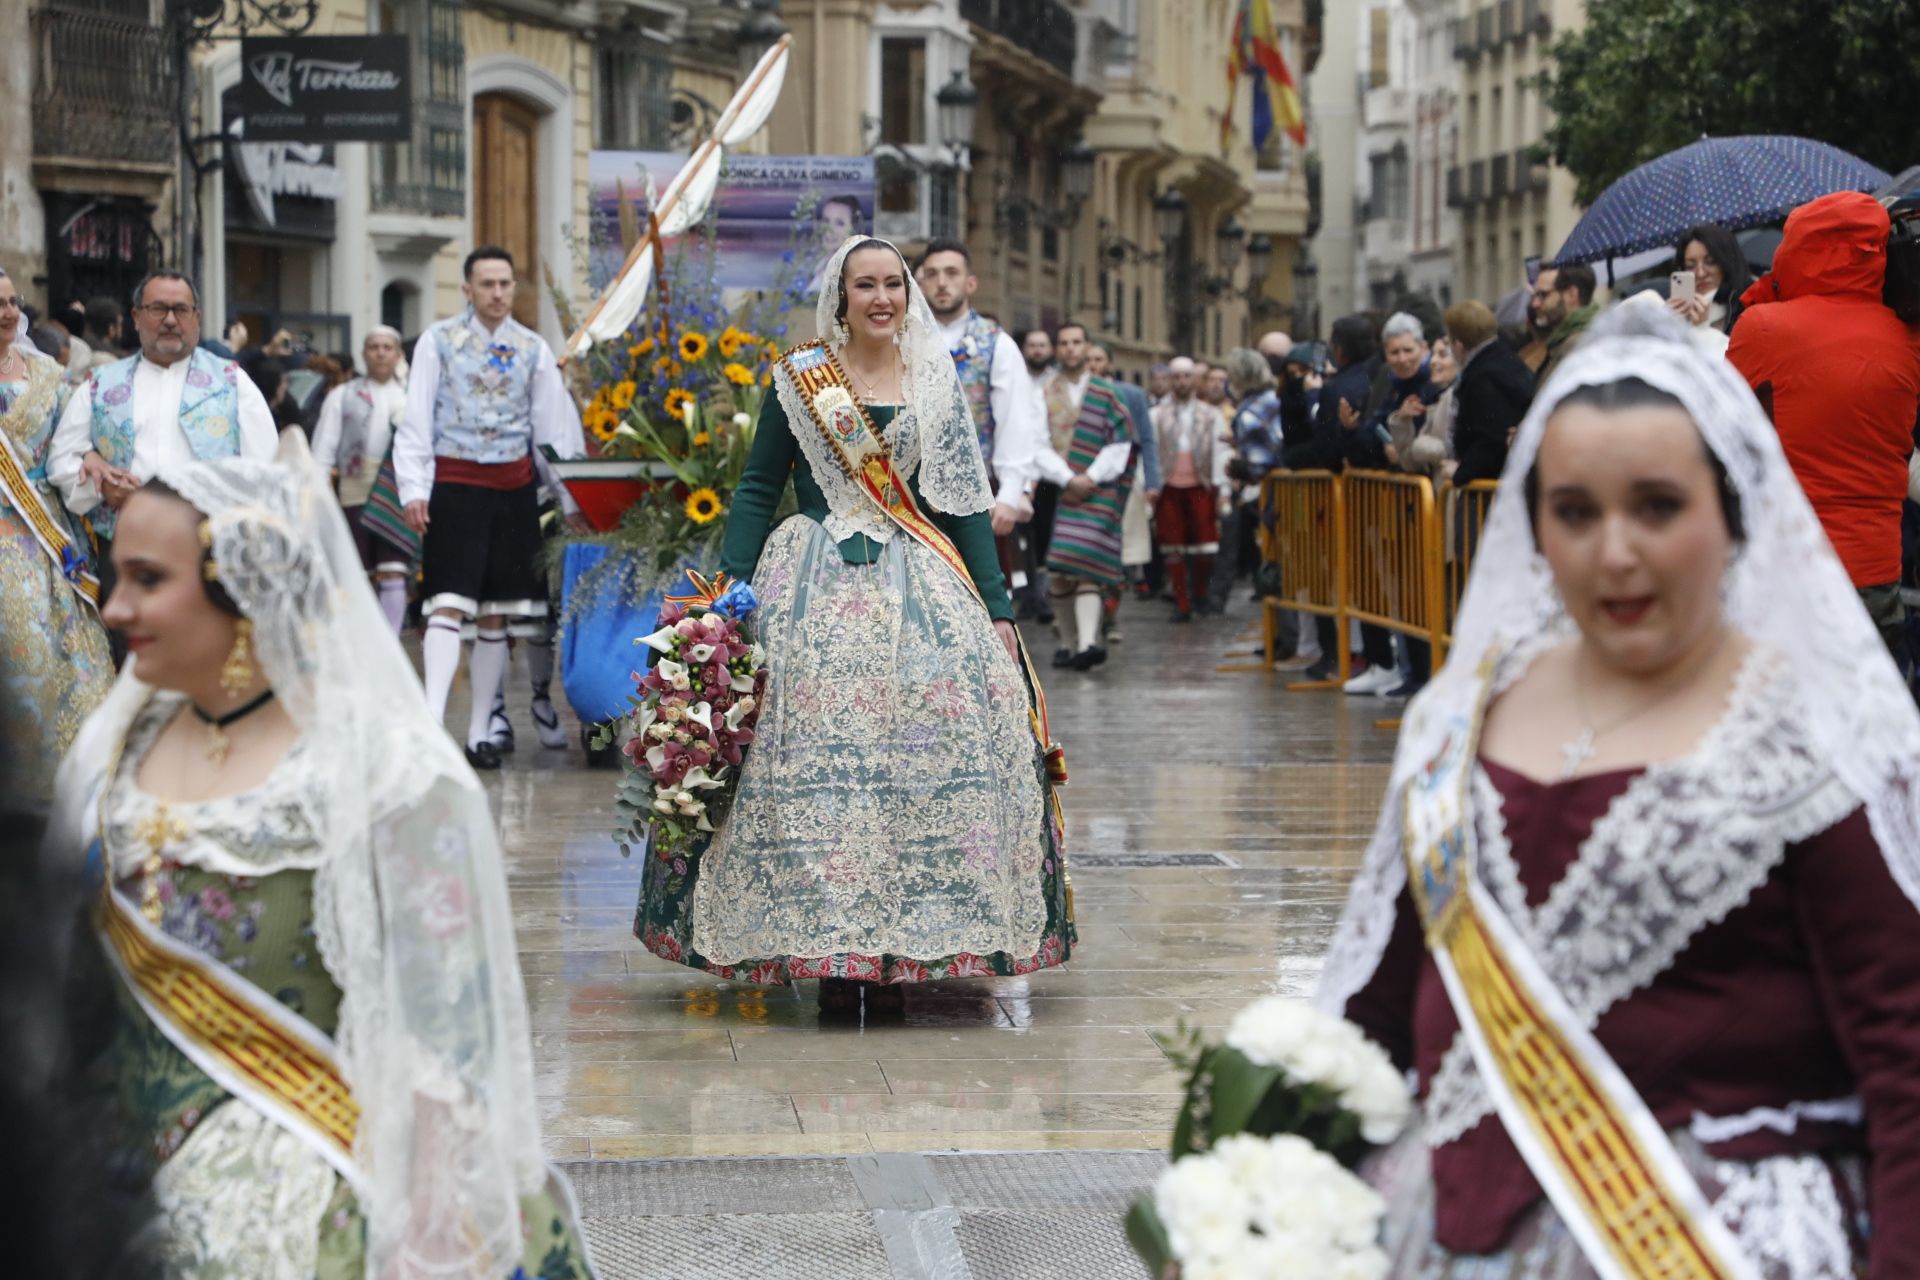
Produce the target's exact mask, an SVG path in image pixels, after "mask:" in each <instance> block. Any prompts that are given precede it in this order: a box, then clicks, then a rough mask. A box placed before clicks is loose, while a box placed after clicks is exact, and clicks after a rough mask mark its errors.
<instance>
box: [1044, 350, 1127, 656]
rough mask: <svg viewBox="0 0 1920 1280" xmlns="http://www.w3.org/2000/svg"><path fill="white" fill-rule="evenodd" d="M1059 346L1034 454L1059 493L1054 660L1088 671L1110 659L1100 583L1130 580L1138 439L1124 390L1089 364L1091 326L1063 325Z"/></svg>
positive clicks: (1052, 554)
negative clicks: (1128, 520)
mask: <svg viewBox="0 0 1920 1280" xmlns="http://www.w3.org/2000/svg"><path fill="white" fill-rule="evenodd" d="M1053 348H1054V355H1055V356H1056V358H1058V360H1059V362H1060V368H1059V371H1058V372H1057V373H1055V375H1054V377H1053V379H1052V380H1051V381H1050V382H1049V383H1048V384H1047V388H1046V397H1047V407H1048V418H1049V422H1050V426H1051V428H1052V429H1051V432H1050V439H1049V441H1048V444H1047V447H1046V448H1043V449H1041V450H1040V451H1039V452H1038V453H1036V454H1035V455H1034V467H1035V471H1036V472H1037V474H1038V475H1039V476H1040V477H1041V479H1043V480H1046V481H1048V482H1050V483H1052V484H1055V485H1058V486H1059V493H1060V499H1059V510H1058V512H1057V513H1056V514H1055V516H1054V519H1053V537H1052V541H1051V543H1050V544H1049V546H1048V550H1047V569H1048V572H1049V574H1050V575H1051V577H1052V580H1053V584H1052V590H1053V609H1054V616H1055V623H1054V626H1055V634H1056V635H1057V636H1058V637H1059V641H1060V647H1059V648H1058V649H1057V650H1055V652H1054V655H1053V665H1054V666H1056V667H1074V668H1076V669H1078V670H1081V671H1085V670H1087V669H1088V668H1090V667H1095V666H1098V665H1099V664H1101V663H1102V662H1105V661H1106V660H1107V649H1106V645H1105V644H1103V643H1102V642H1101V635H1100V627H1101V620H1102V617H1103V614H1104V610H1103V608H1102V605H1101V592H1102V589H1103V588H1106V587H1117V586H1120V585H1122V584H1124V583H1125V582H1126V575H1125V573H1124V572H1123V571H1122V570H1121V567H1120V513H1121V512H1122V511H1123V510H1124V509H1125V508H1126V505H1127V491H1128V489H1129V488H1131V487H1132V477H1131V475H1130V474H1129V472H1130V467H1131V464H1132V460H1133V444H1134V439H1133V429H1132V427H1131V426H1130V425H1129V423H1128V421H1127V408H1126V405H1125V404H1123V403H1122V402H1121V399H1120V392H1119V390H1118V389H1117V388H1116V387H1115V386H1114V385H1113V384H1112V383H1111V382H1109V381H1107V380H1106V379H1105V378H1096V377H1095V376H1093V371H1092V370H1091V369H1090V368H1089V367H1088V364H1087V357H1088V352H1089V344H1088V342H1087V328H1086V326H1085V325H1083V324H1080V323H1078V322H1069V323H1067V324H1063V325H1061V326H1060V331H1059V332H1058V333H1056V334H1055V335H1054V340H1053ZM1069 412H1070V413H1071V415H1072V416H1071V418H1070V419H1068V420H1067V424H1066V427H1065V430H1064V431H1063V430H1062V428H1061V425H1060V424H1061V422H1062V420H1063V419H1064V418H1066V415H1067V414H1068V413H1069Z"/></svg>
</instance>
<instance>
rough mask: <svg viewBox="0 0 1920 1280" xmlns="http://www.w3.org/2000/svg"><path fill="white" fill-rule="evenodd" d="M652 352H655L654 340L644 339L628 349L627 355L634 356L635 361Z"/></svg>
mask: <svg viewBox="0 0 1920 1280" xmlns="http://www.w3.org/2000/svg"><path fill="white" fill-rule="evenodd" d="M652 350H653V339H652V338H642V339H640V341H638V342H636V343H634V344H633V345H632V346H630V347H628V348H627V354H628V355H630V356H632V357H633V358H634V359H635V360H638V359H640V358H641V357H642V356H644V355H646V354H647V353H648V352H650V351H652Z"/></svg>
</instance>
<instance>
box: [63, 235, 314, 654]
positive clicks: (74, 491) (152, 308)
mask: <svg viewBox="0 0 1920 1280" xmlns="http://www.w3.org/2000/svg"><path fill="white" fill-rule="evenodd" d="M133 326H134V331H135V332H136V333H138V334H139V336H140V350H139V352H138V353H137V354H135V355H130V356H122V357H120V358H118V359H113V360H109V361H108V362H107V363H104V364H101V365H98V366H97V367H96V368H94V369H93V371H92V372H91V373H90V374H88V376H87V380H86V381H85V382H83V383H81V384H80V386H78V387H77V388H75V389H74V393H73V396H72V398H71V399H69V400H68V401H67V407H66V410H65V411H64V412H63V413H62V414H61V416H60V425H59V426H58V427H57V428H55V429H54V433H53V440H52V442H51V443H50V444H49V445H48V447H47V478H48V479H49V480H51V481H52V482H53V486H54V488H56V489H58V490H59V491H60V498H61V500H62V501H63V502H65V503H66V504H67V509H68V510H69V511H72V512H73V513H74V514H75V515H80V516H85V517H86V520H87V524H88V525H89V527H91V528H92V530H93V533H94V537H95V538H96V539H97V540H98V543H99V554H98V556H97V557H96V561H97V563H96V565H95V569H96V571H97V572H98V573H99V575H100V578H101V583H100V585H101V595H102V598H103V599H104V598H105V596H106V594H107V593H108V592H110V591H111V590H112V585H113V584H112V576H113V564H112V560H111V558H110V556H109V555H108V552H109V550H110V548H111V546H112V543H113V530H114V521H115V519H116V514H117V513H118V512H119V510H120V506H121V504H122V503H124V502H125V501H126V500H127V499H128V498H129V497H131V496H132V495H133V491H134V490H135V489H138V488H139V487H140V486H141V485H143V484H145V483H146V482H147V481H148V480H150V479H152V478H153V476H154V474H155V473H157V472H158V471H159V470H160V469H161V468H162V467H164V466H167V465H169V464H171V463H174V462H181V461H186V460H188V459H199V460H201V461H213V460H215V459H218V458H233V457H243V458H271V457H273V456H274V455H275V453H276V452H277V451H278V449H279V444H280V435H279V432H278V431H277V430H276V429H275V427H274V425H273V411H272V410H271V409H269V408H268V407H267V401H266V398H265V397H264V396H262V395H261V394H260V389H259V388H258V387H256V386H254V385H253V380H252V379H251V378H248V377H246V376H244V375H243V374H242V373H241V372H240V369H239V366H237V365H236V364H234V362H233V361H231V360H226V359H223V358H221V357H220V356H216V355H214V354H213V353H212V352H210V351H206V350H203V349H202V348H201V347H200V295H199V293H198V292H197V291H196V290H195V289H194V287H193V281H191V280H189V279H187V277H185V276H183V275H181V274H180V273H179V272H177V271H155V272H152V273H151V274H149V275H148V276H147V277H146V278H145V279H144V280H142V281H141V282H140V284H139V285H138V286H137V287H136V288H135V289H134V291H133ZM96 354H97V353H96ZM115 656H116V657H118V656H120V649H119V647H118V641H117V638H116V645H115Z"/></svg>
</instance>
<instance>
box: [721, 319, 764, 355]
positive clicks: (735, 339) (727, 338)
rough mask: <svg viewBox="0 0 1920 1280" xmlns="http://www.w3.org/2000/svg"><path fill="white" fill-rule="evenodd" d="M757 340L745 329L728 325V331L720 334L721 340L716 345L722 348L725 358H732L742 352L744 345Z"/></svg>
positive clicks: (749, 344)
mask: <svg viewBox="0 0 1920 1280" xmlns="http://www.w3.org/2000/svg"><path fill="white" fill-rule="evenodd" d="M757 341H758V339H757V338H755V337H754V336H753V335H752V334H750V333H748V332H746V331H745V330H742V329H736V328H734V327H733V326H732V325H728V326H727V331H726V332H725V333H723V334H721V335H720V341H719V342H718V343H716V344H715V345H716V346H718V347H719V348H720V354H721V356H722V357H723V358H725V359H728V360H731V359H733V358H734V357H735V356H737V355H739V354H740V351H741V349H742V348H743V347H750V346H752V345H753V344H754V343H755V342H757Z"/></svg>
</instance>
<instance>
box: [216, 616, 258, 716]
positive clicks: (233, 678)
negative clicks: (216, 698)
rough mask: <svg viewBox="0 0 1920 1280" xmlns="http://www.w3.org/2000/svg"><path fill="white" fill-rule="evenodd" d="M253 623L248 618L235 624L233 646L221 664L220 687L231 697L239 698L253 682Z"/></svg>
mask: <svg viewBox="0 0 1920 1280" xmlns="http://www.w3.org/2000/svg"><path fill="white" fill-rule="evenodd" d="M252 640H253V623H252V622H251V621H249V620H248V619H246V618H242V619H240V620H239V621H238V622H236V623H234V625H233V648H232V649H230V650H228V651H227V660H226V661H225V662H223V663H221V664H220V687H221V688H222V689H224V690H226V693H227V696H228V697H229V698H237V697H239V696H240V695H241V694H243V693H245V692H246V691H247V687H248V686H249V685H251V684H252V683H253V677H254V667H253V645H252Z"/></svg>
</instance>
